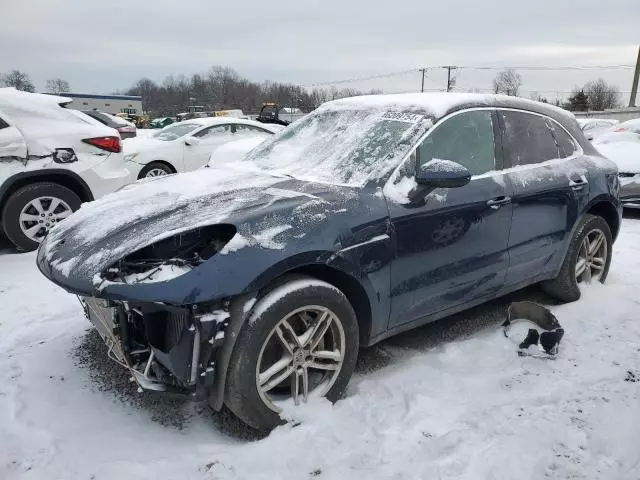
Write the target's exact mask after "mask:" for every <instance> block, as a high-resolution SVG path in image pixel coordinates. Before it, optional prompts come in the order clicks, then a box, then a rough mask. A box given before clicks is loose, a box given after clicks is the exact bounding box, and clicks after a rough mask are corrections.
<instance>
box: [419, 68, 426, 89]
mask: <svg viewBox="0 0 640 480" xmlns="http://www.w3.org/2000/svg"><path fill="white" fill-rule="evenodd" d="M420 71H421V72H422V87H420V91H421V92H424V76H425V74H426V73H427V69H426V68H421V69H420Z"/></svg>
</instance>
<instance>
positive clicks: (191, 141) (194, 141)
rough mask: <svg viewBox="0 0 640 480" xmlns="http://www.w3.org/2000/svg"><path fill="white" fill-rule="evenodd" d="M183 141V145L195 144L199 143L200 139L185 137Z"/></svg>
mask: <svg viewBox="0 0 640 480" xmlns="http://www.w3.org/2000/svg"><path fill="white" fill-rule="evenodd" d="M184 143H185V145H190V146H195V145H198V144H199V143H200V139H199V138H196V137H186V138H185V139H184Z"/></svg>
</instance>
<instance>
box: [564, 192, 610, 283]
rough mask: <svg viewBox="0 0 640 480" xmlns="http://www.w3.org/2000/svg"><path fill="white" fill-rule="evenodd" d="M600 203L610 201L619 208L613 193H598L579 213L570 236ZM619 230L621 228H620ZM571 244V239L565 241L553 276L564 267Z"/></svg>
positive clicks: (570, 235) (571, 235)
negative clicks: (613, 198)
mask: <svg viewBox="0 0 640 480" xmlns="http://www.w3.org/2000/svg"><path fill="white" fill-rule="evenodd" d="M598 203H609V204H611V206H612V207H613V208H614V209H616V210H617V208H616V207H615V204H616V202H615V201H614V200H612V196H611V195H606V194H603V195H598V196H597V197H595V198H593V199H592V200H591V201H590V202H589V203H588V204H587V206H586V207H585V208H584V209H583V210H582V212H581V213H580V214H579V215H578V217H577V218H576V221H575V223H574V224H573V227H572V228H571V233H570V234H569V238H570V239H572V238H573V236H574V235H575V233H576V230H577V228H578V225H579V224H580V220H582V219H583V218H584V216H585V215H586V214H587V213H589V210H591V209H592V208H593V207H594V206H595V205H597V204H598ZM618 230H619V229H618ZM611 234H612V235H613V238H614V240H615V238H616V237H615V235H614V232H611ZM570 244H571V241H568V242H566V243H565V246H564V247H563V249H562V257H561V259H562V261H560V262H559V263H558V267H557V268H556V269H555V271H554V276H553V277H552V278H555V277H557V276H558V273H559V272H560V269H561V268H562V264H563V263H564V259H565V257H566V256H567V251H568V250H569V246H570Z"/></svg>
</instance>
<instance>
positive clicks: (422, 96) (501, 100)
mask: <svg viewBox="0 0 640 480" xmlns="http://www.w3.org/2000/svg"><path fill="white" fill-rule="evenodd" d="M478 106H487V107H490V106H495V107H500V106H502V107H512V108H513V107H515V108H518V107H520V108H525V109H527V110H529V109H535V110H539V109H544V110H548V111H553V112H555V113H556V114H562V115H565V116H567V117H573V116H574V115H573V114H572V113H571V112H568V111H567V110H564V109H562V108H560V107H555V106H553V105H549V104H545V103H541V102H535V101H533V100H527V99H525V98H520V97H511V96H507V95H493V94H481V93H458V92H427V93H399V94H392V95H362V96H359V97H349V98H341V99H339V100H333V101H331V102H327V103H325V104H323V105H322V106H321V107H320V108H322V109H324V108H327V109H333V108H341V107H345V108H354V107H363V108H377V109H383V108H384V109H393V110H422V111H424V112H426V113H429V114H430V115H431V116H433V117H434V118H440V117H443V116H445V115H446V114H447V113H449V112H451V111H453V110H457V109H460V108H465V107H478Z"/></svg>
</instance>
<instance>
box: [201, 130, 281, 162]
mask: <svg viewBox="0 0 640 480" xmlns="http://www.w3.org/2000/svg"><path fill="white" fill-rule="evenodd" d="M277 127H280V129H283V128H285V127H284V126H282V125H273V129H274V130H276V129H277ZM267 138H269V137H265V136H251V137H247V138H243V139H241V140H234V141H233V142H228V143H225V144H224V145H222V146H220V147H218V148H216V149H215V150H214V151H213V153H212V154H211V156H210V157H209V162H208V163H207V164H206V165H205V167H215V166H219V165H222V164H223V163H235V162H239V161H241V160H243V159H244V157H245V156H246V155H247V154H248V153H249V152H250V151H251V150H253V149H254V148H255V147H256V146H258V145H260V144H261V143H262V142H264V141H266V139H267Z"/></svg>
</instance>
